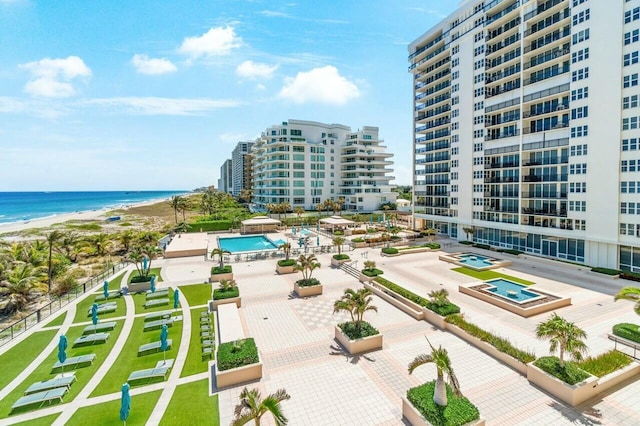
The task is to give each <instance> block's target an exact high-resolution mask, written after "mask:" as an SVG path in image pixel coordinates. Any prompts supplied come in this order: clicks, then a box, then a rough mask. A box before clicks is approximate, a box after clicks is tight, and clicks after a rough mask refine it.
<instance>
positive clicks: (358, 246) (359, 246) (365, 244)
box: [352, 241, 367, 248]
mask: <svg viewBox="0 0 640 426" xmlns="http://www.w3.org/2000/svg"><path fill="white" fill-rule="evenodd" d="M352 243H353V247H354V248H363V247H366V246H367V243H366V242H365V241H362V242H359V243H354V242H353V241H352Z"/></svg>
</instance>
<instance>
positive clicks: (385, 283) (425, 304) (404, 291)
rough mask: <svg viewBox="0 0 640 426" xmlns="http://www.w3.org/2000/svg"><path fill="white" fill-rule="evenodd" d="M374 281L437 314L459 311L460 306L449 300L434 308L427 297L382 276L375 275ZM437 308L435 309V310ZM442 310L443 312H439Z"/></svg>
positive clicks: (443, 314)
mask: <svg viewBox="0 0 640 426" xmlns="http://www.w3.org/2000/svg"><path fill="white" fill-rule="evenodd" d="M375 282H376V283H378V284H380V285H381V286H383V287H386V288H388V289H389V290H391V291H393V292H395V293H398V294H399V295H400V296H402V297H404V298H407V299H409V300H411V301H412V302H414V303H417V304H418V305H420V306H422V307H425V308H427V309H429V310H431V311H433V312H435V313H436V314H438V315H442V316H445V315H449V314H452V313H456V314H457V313H459V312H460V307H459V306H458V305H456V304H454V303H451V302H449V303H448V304H446V305H442V306H439V307H437V308H436V306H435V305H434V304H433V303H431V302H430V301H429V300H428V299H425V298H423V297H420V296H418V295H417V294H415V293H413V292H411V291H409V290H407V289H405V288H404V287H400V286H399V285H398V284H396V283H394V282H391V281H389V280H387V279H384V278H382V277H376V278H375ZM436 309H437V310H436ZM440 312H443V313H440Z"/></svg>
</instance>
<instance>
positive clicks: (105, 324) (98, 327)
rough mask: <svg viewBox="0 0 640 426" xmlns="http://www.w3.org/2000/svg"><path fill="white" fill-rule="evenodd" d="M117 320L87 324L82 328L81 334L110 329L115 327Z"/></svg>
mask: <svg viewBox="0 0 640 426" xmlns="http://www.w3.org/2000/svg"><path fill="white" fill-rule="evenodd" d="M116 325H118V323H117V322H115V321H113V322H102V323H98V324H96V325H88V326H86V327H85V328H84V330H82V334H93V333H97V332H101V331H111V330H113V329H114V328H116Z"/></svg>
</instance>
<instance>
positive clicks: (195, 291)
mask: <svg viewBox="0 0 640 426" xmlns="http://www.w3.org/2000/svg"><path fill="white" fill-rule="evenodd" d="M179 288H180V291H181V292H182V294H184V297H186V298H187V302H189V306H200V305H206V304H207V303H209V300H211V284H209V283H207V284H190V285H181V286H180V287H179Z"/></svg>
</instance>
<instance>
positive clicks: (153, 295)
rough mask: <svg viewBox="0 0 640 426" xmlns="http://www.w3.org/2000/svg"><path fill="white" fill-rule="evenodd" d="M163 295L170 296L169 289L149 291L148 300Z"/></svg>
mask: <svg viewBox="0 0 640 426" xmlns="http://www.w3.org/2000/svg"><path fill="white" fill-rule="evenodd" d="M162 297H169V290H160V291H156V292H155V293H151V292H150V291H147V300H153V299H160V298H162Z"/></svg>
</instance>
